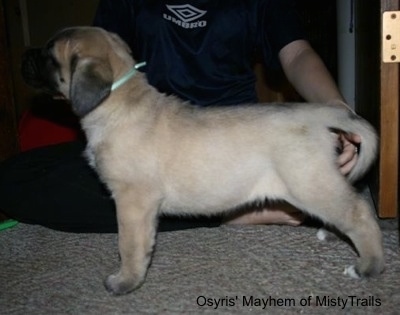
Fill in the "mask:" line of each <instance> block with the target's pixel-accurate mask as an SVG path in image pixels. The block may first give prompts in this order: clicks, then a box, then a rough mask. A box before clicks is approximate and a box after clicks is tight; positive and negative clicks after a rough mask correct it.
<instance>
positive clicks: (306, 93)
mask: <svg viewBox="0 0 400 315" xmlns="http://www.w3.org/2000/svg"><path fill="white" fill-rule="evenodd" d="M279 60H280V62H281V65H282V68H283V71H284V72H285V74H286V76H287V78H288V80H289V82H290V83H291V84H292V85H293V87H294V88H295V89H296V90H297V92H299V93H300V95H301V96H302V97H303V98H304V99H305V100H306V101H309V102H324V103H325V102H332V101H339V102H332V103H336V104H343V106H346V107H347V108H348V109H349V110H350V108H349V107H348V106H347V105H346V104H345V103H344V99H343V96H342V95H341V93H340V92H339V89H338V88H337V86H336V83H335V81H334V80H333V78H332V76H331V75H330V73H329V71H328V69H327V68H326V67H325V65H324V63H323V61H322V60H321V58H320V57H319V56H318V55H317V53H316V52H315V51H314V50H313V49H312V47H311V46H310V45H309V44H308V42H307V41H305V40H296V41H293V42H291V43H289V44H287V45H286V46H284V47H283V48H282V49H281V50H280V52H279ZM339 142H340V147H341V149H342V153H341V154H340V155H339V157H338V159H337V163H338V165H339V167H340V171H341V172H342V174H348V173H349V172H350V170H351V169H352V168H353V167H354V165H355V164H356V163H357V157H358V155H357V146H358V145H359V144H360V142H361V139H360V137H359V136H358V135H355V134H340V135H339Z"/></svg>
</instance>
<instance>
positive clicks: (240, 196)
mask: <svg viewBox="0 0 400 315" xmlns="http://www.w3.org/2000/svg"><path fill="white" fill-rule="evenodd" d="M215 175H216V176H215V178H214V180H210V181H204V180H199V181H198V182H197V183H192V184H188V183H186V185H185V183H181V184H178V183H176V182H175V183H171V185H170V186H169V187H167V193H166V196H165V199H164V203H163V205H162V207H161V211H162V212H163V213H170V214H173V213H175V214H179V213H181V214H205V215H207V214H209V215H211V214H217V213H221V212H224V211H226V210H231V209H234V208H237V207H239V206H242V205H244V204H247V203H251V202H254V201H264V200H265V199H270V200H274V199H275V200H276V199H285V197H286V196H287V189H286V185H285V184H284V182H283V181H282V180H281V179H280V178H279V176H278V175H277V174H276V173H275V172H273V171H264V172H262V173H260V174H258V175H257V176H248V174H247V176H228V178H226V177H225V178H221V176H218V174H215ZM219 175H221V174H219ZM236 175H237V174H236Z"/></svg>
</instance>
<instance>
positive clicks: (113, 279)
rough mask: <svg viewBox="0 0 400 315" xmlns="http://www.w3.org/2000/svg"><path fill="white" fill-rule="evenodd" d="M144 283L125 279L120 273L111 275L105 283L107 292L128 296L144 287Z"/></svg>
mask: <svg viewBox="0 0 400 315" xmlns="http://www.w3.org/2000/svg"><path fill="white" fill-rule="evenodd" d="M142 283H143V281H135V280H134V279H125V278H124V277H122V276H121V274H120V273H117V274H115V275H110V276H108V277H107V278H106V280H105V281H104V286H105V288H106V290H107V291H108V292H109V293H111V294H112V295H124V294H127V293H129V292H131V291H133V290H135V289H137V288H139V287H140V286H141V285H142Z"/></svg>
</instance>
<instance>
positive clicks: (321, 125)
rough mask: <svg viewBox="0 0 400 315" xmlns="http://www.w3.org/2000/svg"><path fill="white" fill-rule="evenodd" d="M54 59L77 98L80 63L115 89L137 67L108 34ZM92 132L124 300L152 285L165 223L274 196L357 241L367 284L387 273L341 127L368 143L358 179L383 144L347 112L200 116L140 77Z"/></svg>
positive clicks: (63, 46) (268, 107) (67, 40)
mask: <svg viewBox="0 0 400 315" xmlns="http://www.w3.org/2000/svg"><path fill="white" fill-rule="evenodd" d="M63 34H64V35H63ZM49 50H51V53H52V54H53V56H54V57H55V59H56V60H57V61H58V62H59V63H60V65H61V70H60V73H59V74H57V75H61V76H63V77H64V81H65V83H60V85H59V90H60V91H61V92H62V93H64V95H65V96H66V97H67V98H71V97H70V93H71V89H72V88H71V86H73V85H74V82H72V81H73V80H74V76H76V74H74V73H71V72H70V71H71V70H70V64H71V58H73V56H78V57H77V58H78V59H79V60H78V61H77V68H76V69H75V70H73V71H75V72H84V71H83V70H85V67H87V65H88V64H90V65H91V67H92V68H93V69H94V70H93V69H92V70H91V71H94V73H95V74H96V76H98V77H99V78H100V79H101V80H102V81H105V82H108V81H110V82H114V81H116V80H117V79H119V78H120V77H122V76H123V75H124V74H125V73H126V72H127V71H129V70H130V69H131V68H132V66H133V65H134V64H135V61H134V60H132V58H131V56H130V52H129V50H128V48H127V46H126V45H125V44H124V43H122V41H121V40H120V39H118V38H117V37H116V35H113V34H110V33H107V32H105V31H103V30H101V29H96V28H76V29H73V32H69V33H68V32H64V33H61V35H60V34H58V35H57V40H56V42H55V45H54V47H52V48H49ZM65 78H73V79H72V81H70V80H68V79H65ZM77 79H79V80H82V79H81V78H77ZM79 82H80V81H79ZM82 97H84V96H82ZM72 105H73V107H74V102H72ZM81 122H82V127H83V129H84V131H85V132H86V135H87V138H88V148H87V156H88V158H89V161H90V163H91V165H93V166H94V167H95V169H96V170H97V171H98V173H99V175H100V177H101V178H102V180H103V181H104V182H105V183H106V184H107V186H108V187H109V189H110V191H111V192H112V195H113V197H114V199H115V202H116V205H117V216H118V224H119V250H120V254H121V269H120V271H119V272H118V273H116V274H115V275H111V276H109V277H108V278H107V280H106V282H105V285H106V287H107V289H108V290H109V291H110V292H112V293H114V294H124V293H127V292H129V291H132V290H134V289H136V288H138V287H139V286H140V285H141V284H142V283H143V281H144V279H145V275H146V271H147V268H148V265H149V262H150V259H151V252H152V248H153V245H154V242H155V233H156V222H157V217H158V216H159V214H160V213H181V214H210V215H211V214H215V213H222V212H224V211H232V209H235V208H238V207H239V206H242V205H244V204H247V203H251V202H254V201H264V200H265V199H266V198H268V199H270V200H285V201H287V202H289V203H291V204H293V205H294V206H296V207H297V208H299V209H301V210H303V211H304V212H307V213H309V214H311V215H313V216H316V217H318V218H320V219H322V220H323V221H324V222H326V223H327V224H331V225H334V226H335V227H336V228H338V229H339V230H340V231H341V232H343V233H344V234H346V235H347V236H349V238H350V239H351V240H352V241H353V243H354V245H355V247H356V249H357V251H358V253H359V255H360V260H359V262H358V263H357V264H356V267H355V270H356V272H357V274H359V275H360V276H369V275H376V274H379V273H380V272H381V271H382V270H383V250H382V239H381V233H380V230H379V227H378V225H377V223H376V222H375V220H374V217H373V215H372V214H371V212H372V211H371V209H369V205H368V203H367V202H365V201H364V200H363V199H362V198H361V197H360V196H359V195H358V194H357V193H356V192H355V190H354V189H353V188H352V186H351V185H350V184H349V182H348V180H347V179H346V178H344V177H343V176H342V175H341V174H340V173H339V170H338V167H337V165H336V162H335V161H336V154H335V139H334V137H332V134H331V131H330V128H333V129H337V130H343V131H344V132H352V133H357V134H359V135H360V136H361V137H362V147H361V150H360V158H359V161H358V163H357V166H356V167H355V170H353V172H352V173H351V174H350V179H351V180H355V179H357V178H359V177H360V176H362V175H363V174H364V173H365V171H366V170H367V169H368V168H369V166H370V165H371V163H372V162H373V160H374V158H375V156H376V150H377V149H376V147H377V139H376V134H375V132H374V131H373V129H372V128H371V127H370V125H369V124H368V123H367V122H366V121H364V120H362V119H361V118H360V117H358V116H356V115H355V114H353V113H350V112H348V111H347V110H346V109H344V107H343V108H342V107H341V106H335V105H334V104H333V105H332V104H327V105H323V104H263V105H246V106H232V107H223V108H206V109H204V108H197V107H194V106H191V105H189V104H187V103H185V102H183V101H181V100H180V99H178V98H176V97H174V96H166V95H163V94H160V93H159V92H157V90H156V89H155V88H153V87H151V86H150V85H149V84H148V83H147V80H146V78H145V75H144V74H142V73H138V74H137V75H136V76H135V77H133V78H131V79H130V80H129V81H128V82H127V83H126V84H125V85H123V86H121V87H120V88H119V89H117V90H116V91H113V92H110V93H109V95H107V97H106V98H105V99H104V100H102V101H101V102H100V104H98V106H97V105H96V106H95V108H94V109H93V110H91V111H90V112H89V113H88V114H85V115H84V116H83V117H82V119H81ZM265 245H266V246H267V245H268V244H265ZM293 263H295V262H293Z"/></svg>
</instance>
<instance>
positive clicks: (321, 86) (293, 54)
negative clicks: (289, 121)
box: [280, 41, 344, 102]
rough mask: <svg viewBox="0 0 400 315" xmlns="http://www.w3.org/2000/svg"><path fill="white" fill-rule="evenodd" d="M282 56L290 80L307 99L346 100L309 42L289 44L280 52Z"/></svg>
mask: <svg viewBox="0 0 400 315" xmlns="http://www.w3.org/2000/svg"><path fill="white" fill-rule="evenodd" d="M280 58H281V62H282V67H283V70H284V72H285V74H286V76H287V78H288V80H289V82H290V83H291V84H292V85H293V87H294V88H295V89H296V90H297V92H298V93H299V94H300V95H301V96H302V97H303V98H304V99H305V100H306V101H309V102H329V101H332V100H340V101H344V99H343V96H342V95H341V93H340V92H339V89H338V88H337V85H336V83H335V81H334V80H333V78H332V76H331V75H330V73H329V71H328V70H327V68H326V67H325V65H324V63H323V62H322V60H321V58H320V57H319V56H318V55H317V54H316V53H315V51H314V50H313V49H312V48H311V47H310V46H309V44H308V43H307V42H305V41H296V42H293V43H291V44H289V45H288V46H286V47H284V48H283V49H282V51H281V52H280Z"/></svg>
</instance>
